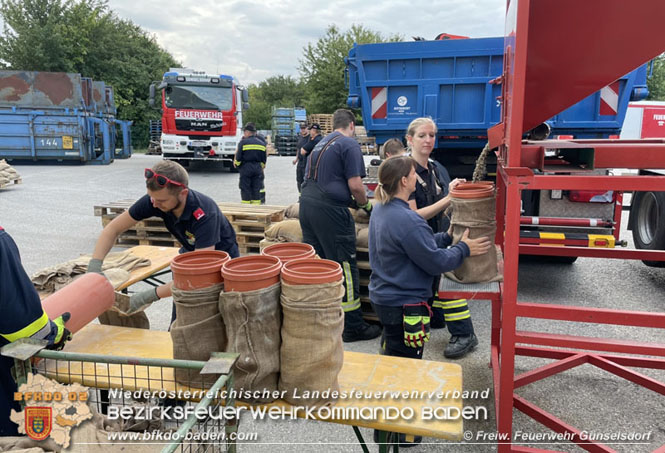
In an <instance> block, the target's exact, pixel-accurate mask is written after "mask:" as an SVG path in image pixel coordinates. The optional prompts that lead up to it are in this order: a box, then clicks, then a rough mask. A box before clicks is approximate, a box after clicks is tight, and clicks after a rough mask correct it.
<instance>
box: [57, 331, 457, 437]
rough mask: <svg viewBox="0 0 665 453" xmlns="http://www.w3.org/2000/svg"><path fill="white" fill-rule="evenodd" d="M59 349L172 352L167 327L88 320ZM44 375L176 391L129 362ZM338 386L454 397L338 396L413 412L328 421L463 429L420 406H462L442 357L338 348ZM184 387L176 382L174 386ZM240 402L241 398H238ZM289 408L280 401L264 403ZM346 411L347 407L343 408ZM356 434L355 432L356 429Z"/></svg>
mask: <svg viewBox="0 0 665 453" xmlns="http://www.w3.org/2000/svg"><path fill="white" fill-rule="evenodd" d="M64 351H65V352H76V353H94V354H103V355H109V356H131V357H141V358H167V359H170V358H172V357H173V354H172V351H173V346H172V343H171V336H170V335H169V333H168V332H163V331H154V330H142V329H131V328H126V327H115V326H105V325H96V324H89V325H88V326H86V327H85V328H83V329H81V330H80V331H79V332H77V333H76V334H75V335H74V338H73V339H72V341H70V342H68V343H67V345H66V346H65V349H64ZM82 366H83V369H82V368H81V367H82ZM46 371H47V375H49V376H50V377H52V378H54V379H57V380H59V381H61V382H69V381H71V382H79V383H81V384H83V385H88V386H91V387H101V388H104V387H107V386H109V384H110V387H112V388H122V389H124V390H136V389H148V388H149V389H151V390H162V389H163V390H167V391H172V390H176V388H175V381H174V379H173V369H172V368H158V367H150V368H148V367H134V366H128V365H124V366H123V368H122V369H121V368H120V365H113V364H100V363H97V364H93V363H83V365H82V362H68V361H58V362H57V363H55V362H53V361H47V368H46ZM339 384H340V388H341V391H347V392H349V393H350V392H351V390H353V391H354V392H355V391H360V392H363V393H366V392H384V391H388V392H403V391H407V392H412V391H419V392H442V393H443V394H445V393H446V392H449V395H450V394H452V392H454V391H457V392H458V397H456V398H455V397H451V396H448V397H447V398H445V397H444V398H437V397H433V398H430V397H429V395H426V396H425V397H424V398H419V399H416V398H413V399H409V398H407V399H404V398H398V399H395V398H391V397H389V396H388V397H382V398H370V399H364V398H363V399H358V398H355V397H349V398H345V399H340V400H338V402H337V404H336V405H335V408H354V407H356V408H375V407H390V406H393V407H396V408H398V409H402V408H406V407H409V408H411V409H413V413H414V416H413V418H411V419H410V420H404V419H401V418H398V419H395V420H383V419H380V418H379V419H377V420H366V419H362V418H359V419H353V418H349V419H344V420H343V419H326V420H322V421H328V422H332V423H340V424H346V425H352V426H354V427H358V426H359V427H365V428H374V429H378V430H382V431H390V432H400V433H406V434H411V435H421V436H427V437H436V438H442V439H449V440H460V439H461V438H462V432H463V421H462V418H461V417H458V418H456V419H452V420H425V419H424V418H423V416H422V415H423V411H426V410H427V408H437V409H438V410H439V411H443V410H446V409H449V408H453V409H451V412H452V411H455V410H460V411H461V410H462V404H463V401H462V398H461V396H459V394H461V392H462V367H461V366H460V365H457V364H453V363H447V362H434V361H429V360H415V359H405V358H401V357H388V356H382V355H374V354H365V353H359V352H350V351H345V352H344V365H343V367H342V371H341V373H340V375H339ZM180 389H183V390H184V389H185V388H184V387H183V386H181V385H178V390H180ZM238 404H241V405H242V404H244V403H240V402H239V403H238ZM275 405H276V406H282V407H285V408H288V407H290V405H289V404H288V403H285V402H283V401H281V400H279V401H276V402H274V403H271V404H270V405H269V406H275ZM346 412H349V411H346ZM356 432H357V434H359V431H356Z"/></svg>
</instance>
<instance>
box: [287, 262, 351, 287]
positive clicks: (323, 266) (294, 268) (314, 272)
mask: <svg viewBox="0 0 665 453" xmlns="http://www.w3.org/2000/svg"><path fill="white" fill-rule="evenodd" d="M341 279H342V266H340V265H339V263H336V262H335V261H331V260H321V259H316V258H307V259H302V260H294V261H289V262H288V263H286V264H284V267H282V281H283V282H284V283H288V284H290V285H318V284H321V283H332V282H337V281H340V280H341Z"/></svg>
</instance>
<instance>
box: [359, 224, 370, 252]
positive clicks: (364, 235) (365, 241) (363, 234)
mask: <svg viewBox="0 0 665 453" xmlns="http://www.w3.org/2000/svg"><path fill="white" fill-rule="evenodd" d="M356 247H359V248H364V249H366V248H368V247H369V228H359V229H358V231H357V233H356Z"/></svg>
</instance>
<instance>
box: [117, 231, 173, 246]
mask: <svg viewBox="0 0 665 453" xmlns="http://www.w3.org/2000/svg"><path fill="white" fill-rule="evenodd" d="M136 245H154V246H156V247H178V248H180V247H182V244H181V243H180V242H179V241H177V240H175V238H173V236H171V238H152V237H150V238H145V237H144V238H141V237H138V236H135V235H132V234H121V235H120V237H118V239H117V241H116V243H115V246H117V247H134V246H136Z"/></svg>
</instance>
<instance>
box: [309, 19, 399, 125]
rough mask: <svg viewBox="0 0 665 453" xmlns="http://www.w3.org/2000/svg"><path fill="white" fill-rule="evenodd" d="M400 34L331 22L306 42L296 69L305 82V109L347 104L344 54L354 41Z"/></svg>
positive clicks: (395, 38) (331, 109) (328, 110)
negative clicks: (342, 27) (342, 26)
mask: <svg viewBox="0 0 665 453" xmlns="http://www.w3.org/2000/svg"><path fill="white" fill-rule="evenodd" d="M401 40H402V37H401V36H399V35H392V36H390V37H388V38H384V37H383V36H382V35H381V34H380V33H377V32H374V31H371V30H368V29H366V28H365V27H363V26H362V25H352V26H351V28H350V29H348V30H347V31H345V32H341V31H340V29H339V28H337V26H335V25H330V26H329V27H328V29H327V30H326V34H325V35H324V36H323V37H322V38H319V39H318V41H316V43H314V44H312V43H309V44H307V45H306V46H305V48H304V49H303V54H304V56H303V57H302V59H301V60H300V66H299V68H298V71H299V72H300V76H301V78H302V80H303V81H304V82H305V84H306V93H307V102H306V104H305V106H306V108H307V111H308V113H332V112H334V111H335V110H336V109H338V108H341V107H346V97H347V94H348V92H347V89H346V87H345V85H344V70H345V64H344V58H345V57H347V56H348V55H349V50H351V47H353V44H354V43H357V44H370V43H378V42H388V41H401Z"/></svg>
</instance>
